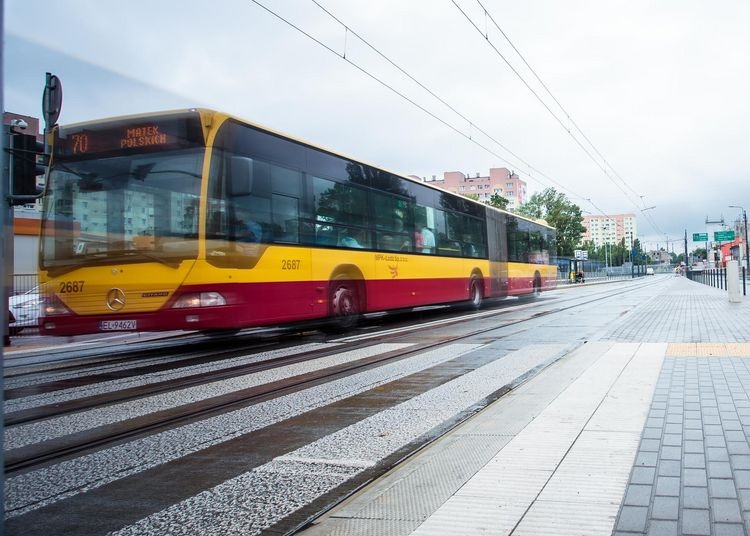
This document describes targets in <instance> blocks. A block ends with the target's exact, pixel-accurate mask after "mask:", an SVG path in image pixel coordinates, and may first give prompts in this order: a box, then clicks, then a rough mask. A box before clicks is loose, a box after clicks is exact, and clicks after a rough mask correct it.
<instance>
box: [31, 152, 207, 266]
mask: <svg viewBox="0 0 750 536" xmlns="http://www.w3.org/2000/svg"><path fill="white" fill-rule="evenodd" d="M203 155H204V151H203V150H201V149H189V150H180V151H169V152H158V153H149V154H136V155H130V156H119V157H112V158H96V159H80V160H75V159H70V160H68V159H62V160H57V161H56V162H54V163H53V167H52V169H51V170H50V174H49V178H48V181H49V184H48V186H47V195H46V196H45V203H44V214H43V221H42V254H41V267H42V269H47V270H50V269H52V270H54V269H63V270H64V269H68V268H76V267H78V266H82V265H87V264H97V263H105V262H112V261H116V262H139V261H157V262H161V263H164V264H169V265H176V264H177V263H179V261H180V260H183V259H194V258H195V257H196V256H197V254H198V241H197V238H198V214H199V195H200V183H201V168H202V163H203Z"/></svg>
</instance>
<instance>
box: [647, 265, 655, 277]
mask: <svg viewBox="0 0 750 536" xmlns="http://www.w3.org/2000/svg"><path fill="white" fill-rule="evenodd" d="M646 275H654V269H653V268H651V267H650V266H649V267H648V268H646Z"/></svg>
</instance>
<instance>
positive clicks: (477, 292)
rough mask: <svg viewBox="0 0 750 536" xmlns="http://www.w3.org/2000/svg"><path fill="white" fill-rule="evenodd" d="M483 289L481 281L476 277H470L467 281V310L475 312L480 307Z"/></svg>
mask: <svg viewBox="0 0 750 536" xmlns="http://www.w3.org/2000/svg"><path fill="white" fill-rule="evenodd" d="M483 288H484V285H483V284H482V280H481V279H480V278H479V277H477V276H472V277H471V280H470V281H469V309H473V310H477V309H479V308H480V307H481V306H482V299H483V298H484V292H483V291H482V289H483Z"/></svg>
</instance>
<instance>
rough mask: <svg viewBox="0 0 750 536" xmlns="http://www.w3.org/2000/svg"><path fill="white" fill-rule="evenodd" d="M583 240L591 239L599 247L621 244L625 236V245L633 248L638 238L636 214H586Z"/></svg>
mask: <svg viewBox="0 0 750 536" xmlns="http://www.w3.org/2000/svg"><path fill="white" fill-rule="evenodd" d="M583 225H584V227H586V231H585V232H584V233H583V241H584V242H586V241H589V240H590V241H591V242H593V243H594V244H595V245H596V246H597V247H600V246H603V245H604V244H619V243H620V241H621V240H622V239H623V238H624V239H625V245H626V246H627V247H628V249H632V247H633V241H634V240H635V239H636V238H638V225H637V222H636V218H635V214H612V215H609V216H594V215H584V216H583Z"/></svg>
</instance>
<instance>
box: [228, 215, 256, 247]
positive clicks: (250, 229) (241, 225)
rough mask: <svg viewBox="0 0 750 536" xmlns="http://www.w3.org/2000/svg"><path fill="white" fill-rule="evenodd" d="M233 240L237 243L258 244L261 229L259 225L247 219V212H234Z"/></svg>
mask: <svg viewBox="0 0 750 536" xmlns="http://www.w3.org/2000/svg"><path fill="white" fill-rule="evenodd" d="M233 231H234V238H235V240H237V241H238V242H260V241H261V240H262V238H263V229H262V227H261V226H260V224H259V223H258V222H256V221H253V220H252V219H250V218H249V216H248V214H247V212H244V211H242V210H236V211H235V223H234V229H233Z"/></svg>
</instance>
